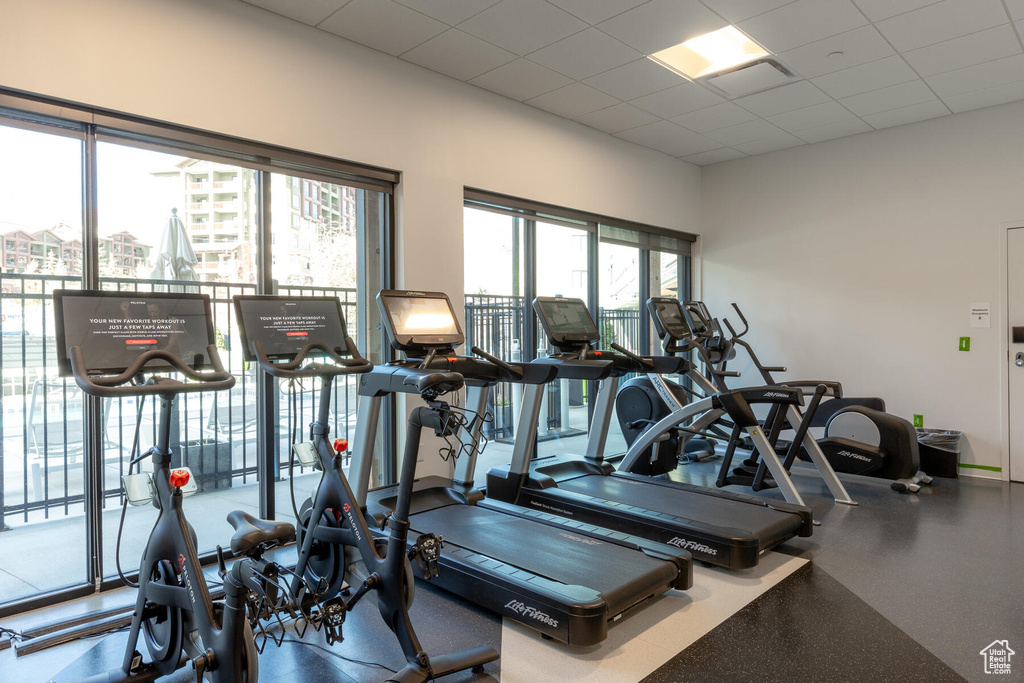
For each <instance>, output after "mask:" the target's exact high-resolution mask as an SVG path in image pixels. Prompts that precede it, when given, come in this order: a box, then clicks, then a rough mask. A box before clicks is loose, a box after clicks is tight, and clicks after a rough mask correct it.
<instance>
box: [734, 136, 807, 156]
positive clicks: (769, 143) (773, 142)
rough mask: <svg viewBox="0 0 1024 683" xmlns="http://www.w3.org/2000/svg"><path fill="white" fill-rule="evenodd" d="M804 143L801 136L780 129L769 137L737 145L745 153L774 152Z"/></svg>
mask: <svg viewBox="0 0 1024 683" xmlns="http://www.w3.org/2000/svg"><path fill="white" fill-rule="evenodd" d="M802 144H804V141H803V140H801V139H800V138H798V137H796V136H795V135H790V134H789V133H787V132H786V131H784V130H780V131H779V132H778V133H776V134H774V135H771V136H769V137H766V138H761V139H760V140H752V141H750V142H744V143H742V144H739V145H736V149H738V150H739V151H741V152H743V153H745V154H764V153H765V152H774V151H775V150H777V149H786V148H787V147H796V146H797V145H802Z"/></svg>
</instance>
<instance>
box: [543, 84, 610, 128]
mask: <svg viewBox="0 0 1024 683" xmlns="http://www.w3.org/2000/svg"><path fill="white" fill-rule="evenodd" d="M526 104H529V105H531V106H534V107H537V108H538V109H544V110H545V111H549V112H551V113H552V114H558V115H559V116H564V117H565V118H567V119H572V118H576V117H577V116H583V115H584V114H589V113H590V112H592V111H597V110H598V109H604V108H605V107H610V106H612V105H613V104H618V100H616V99H615V98H614V97H612V96H611V95H605V94H604V93H603V92H601V91H599V90H594V89H593V88H591V87H590V86H586V85H583V84H582V83H570V84H569V85H567V86H565V87H564V88H559V89H558V90H552V91H551V92H549V93H545V94H543V95H541V96H540V97H534V98H533V99H529V100H526Z"/></svg>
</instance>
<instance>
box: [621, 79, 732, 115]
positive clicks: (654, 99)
mask: <svg viewBox="0 0 1024 683" xmlns="http://www.w3.org/2000/svg"><path fill="white" fill-rule="evenodd" d="M631 102H632V103H633V104H635V105H636V106H638V107H640V108H641V109H646V110H647V111H649V112H651V113H652V114H656V115H658V116H660V117H662V118H664V119H670V118H672V117H673V116H679V115H680V114H686V113H687V112H691V111H696V110H697V109H703V108H704V107H710V106H711V105H713V104H719V103H720V102H725V99H723V98H722V97H719V96H718V95H716V94H715V93H713V92H711V91H710V90H708V89H707V88H704V87H702V86H700V85H697V84H696V83H683V84H682V85H677V86H675V87H674V88H669V89H668V90H660V91H658V92H656V93H653V94H650V95H646V96H644V97H638V98H636V99H634V100H631Z"/></svg>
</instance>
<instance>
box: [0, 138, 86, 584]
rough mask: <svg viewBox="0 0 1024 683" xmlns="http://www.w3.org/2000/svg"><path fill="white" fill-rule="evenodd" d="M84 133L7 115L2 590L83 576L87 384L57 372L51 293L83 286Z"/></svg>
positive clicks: (1, 169)
mask: <svg viewBox="0 0 1024 683" xmlns="http://www.w3.org/2000/svg"><path fill="white" fill-rule="evenodd" d="M0 121H2V119H0ZM83 137H84V136H83V133H82V132H81V130H78V131H73V130H67V129H62V128H60V127H57V126H46V125H37V126H34V127H32V128H21V127H17V128H16V127H13V126H10V125H2V124H0V240H2V241H0V249H2V251H0V375H2V377H3V391H2V393H0V415H2V417H0V435H2V438H0V510H2V513H3V514H2V516H0V601H7V600H16V599H19V598H24V597H26V596H30V595H33V594H34V593H38V592H44V591H50V590H53V589H55V588H59V587H61V586H65V585H68V584H74V583H81V582H83V581H85V580H86V579H87V577H88V570H87V561H86V558H87V545H86V533H85V532H86V526H85V517H84V516H83V510H84V497H83V487H82V480H83V473H84V461H85V453H84V452H83V437H82V435H83V420H82V411H83V408H82V406H83V401H82V392H81V391H80V390H79V389H78V387H77V386H75V383H74V381H71V380H68V379H65V378H62V377H59V376H58V374H57V365H56V345H55V341H54V315H53V305H52V296H51V295H52V293H53V290H55V289H58V288H60V287H68V288H80V287H81V286H82V259H83V256H82V240H83V231H82V220H83V206H82V156H83ZM54 548H60V549H61V551H62V552H61V555H62V557H65V558H67V560H66V561H59V562H52V561H40V558H43V557H46V558H49V557H51V553H52V549H54Z"/></svg>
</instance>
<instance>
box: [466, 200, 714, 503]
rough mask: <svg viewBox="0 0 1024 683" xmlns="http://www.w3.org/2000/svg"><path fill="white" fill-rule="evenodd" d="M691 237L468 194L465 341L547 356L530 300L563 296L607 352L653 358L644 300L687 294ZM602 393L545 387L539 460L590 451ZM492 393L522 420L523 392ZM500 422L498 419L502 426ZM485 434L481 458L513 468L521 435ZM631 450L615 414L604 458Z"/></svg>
mask: <svg viewBox="0 0 1024 683" xmlns="http://www.w3.org/2000/svg"><path fill="white" fill-rule="evenodd" d="M694 239H695V238H694V236H692V235H686V234H681V233H673V232H670V231H667V230H663V229H659V228H654V227H651V226H644V225H639V224H636V223H631V222H629V221H624V220H614V219H609V218H608V217H605V216H596V215H591V214H586V213H583V212H579V211H573V210H570V209H560V208H558V207H553V206H551V205H547V204H539V203H536V202H531V201H528V200H522V199H518V198H513V197H505V196H501V195H495V194H492V193H487V192H483V191H480V190H472V189H468V188H467V190H466V209H465V211H464V246H465V276H466V280H465V282H466V328H467V329H466V336H467V342H468V344H473V343H475V344H477V345H478V346H481V347H482V348H484V349H485V350H488V351H490V352H492V353H497V354H498V355H500V356H502V357H505V358H515V359H519V358H521V359H523V360H532V359H534V358H536V357H538V356H541V355H544V354H546V353H548V352H549V349H548V340H547V339H546V338H545V337H544V334H543V329H542V328H541V327H540V326H539V325H538V324H537V322H536V320H535V317H534V313H533V310H532V308H531V304H532V301H533V298H534V297H536V296H564V297H576V298H580V299H582V300H583V301H584V302H585V303H586V304H587V306H588V307H589V310H590V313H591V315H592V316H593V317H594V319H595V322H596V323H597V326H598V331H599V332H600V334H601V348H605V349H607V348H609V345H610V344H611V343H613V342H614V343H617V344H619V345H622V346H624V347H626V348H628V349H630V350H632V351H634V352H637V353H650V352H651V351H652V350H656V349H657V347H658V344H657V339H656V337H655V335H654V332H653V330H651V329H650V327H649V321H648V314H647V311H646V300H647V299H648V298H649V297H651V296H660V295H665V293H666V292H668V293H669V294H668V295H671V296H678V297H679V298H681V299H686V298H688V297H689V262H690V245H691V243H692V241H693V240H694ZM626 379H628V377H627V378H623V381H625V380H626ZM598 390H599V383H595V382H583V381H578V380H573V381H570V380H556V381H555V382H553V383H552V384H551V385H549V386H548V387H547V388H546V389H545V390H544V392H543V394H542V397H543V398H542V404H541V407H540V408H541V410H540V416H539V419H538V428H537V433H536V435H535V437H534V438H536V439H537V449H536V454H537V456H536V457H537V458H538V459H539V460H543V459H545V458H549V457H552V456H554V455H558V454H562V453H575V454H580V453H583V452H584V450H585V448H586V445H587V439H588V427H589V424H590V422H591V419H592V413H593V405H594V400H593V399H594V398H595V397H596V394H597V391H598ZM495 395H496V397H498V398H496V399H495V405H496V407H497V409H498V410H497V412H498V413H499V415H504V414H506V413H507V414H509V415H511V416H513V417H514V418H517V417H518V410H519V398H520V396H521V392H520V391H519V388H518V387H515V386H514V385H513V386H511V387H505V386H502V387H501V388H499V389H498V391H497V392H496V394H495ZM509 399H511V401H510V402H509ZM499 422H500V417H496V418H495V425H499ZM504 424H506V423H504V422H501V425H504ZM488 436H489V437H490V438H491V442H490V443H489V444H488V446H487V450H486V451H485V453H484V461H485V462H486V463H487V465H488V466H490V465H494V464H507V462H508V455H509V454H510V452H511V444H512V442H513V440H514V438H516V437H517V436H518V435H516V434H515V433H514V431H512V430H509V429H507V428H492V430H491V431H489V432H488ZM626 446H627V444H626V443H625V440H624V439H623V437H622V435H621V430H620V429H619V427H618V424H617V420H616V419H615V417H614V416H613V418H612V421H611V426H610V431H609V439H608V442H607V445H606V448H605V452H604V455H605V456H606V457H610V458H614V457H615V456H617V455H619V454H621V453H623V452H624V451H625V449H626ZM488 453H491V454H493V455H491V456H489V455H488ZM485 473H486V468H480V467H478V469H477V477H476V482H477V483H478V484H481V483H483V476H482V475H483V474H485Z"/></svg>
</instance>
